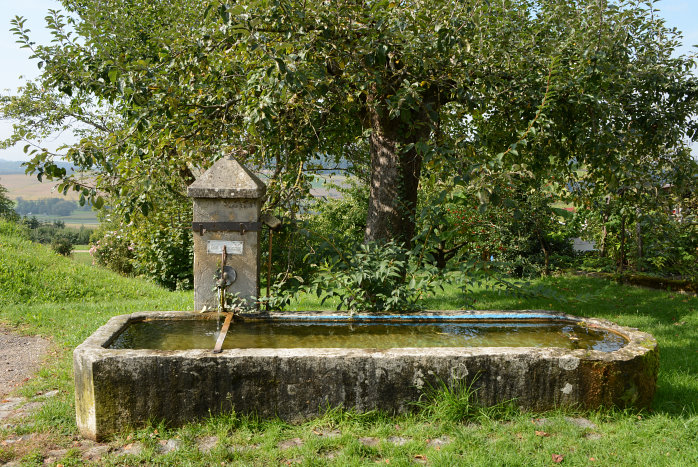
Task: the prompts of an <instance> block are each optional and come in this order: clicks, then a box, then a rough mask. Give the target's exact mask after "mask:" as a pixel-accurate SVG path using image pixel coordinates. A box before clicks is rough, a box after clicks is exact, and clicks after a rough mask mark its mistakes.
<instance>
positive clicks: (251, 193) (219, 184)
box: [187, 156, 267, 198]
mask: <svg viewBox="0 0 698 467" xmlns="http://www.w3.org/2000/svg"><path fill="white" fill-rule="evenodd" d="M266 192H267V186H266V185H265V184H264V182H262V181H261V180H260V179H259V178H257V176H256V175H255V174H253V173H252V172H250V171H249V169H247V167H245V166H244V165H242V164H241V163H239V162H238V161H237V160H236V159H235V158H234V157H233V156H225V157H223V158H221V159H218V160H217V161H216V162H215V163H214V164H213V165H212V166H211V168H210V169H208V170H207V171H206V172H204V173H203V175H201V176H200V177H199V178H197V179H196V181H195V182H194V183H192V184H191V185H189V188H187V195H188V196H189V197H190V198H261V197H263V196H264V195H265V194H266Z"/></svg>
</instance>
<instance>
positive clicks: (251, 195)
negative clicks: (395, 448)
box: [74, 157, 659, 440]
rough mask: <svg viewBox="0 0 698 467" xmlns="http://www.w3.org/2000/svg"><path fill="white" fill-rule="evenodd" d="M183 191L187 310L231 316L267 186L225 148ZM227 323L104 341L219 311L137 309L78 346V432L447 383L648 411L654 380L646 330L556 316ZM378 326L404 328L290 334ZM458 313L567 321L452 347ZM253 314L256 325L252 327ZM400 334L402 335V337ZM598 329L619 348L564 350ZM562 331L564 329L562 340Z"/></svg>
mask: <svg viewBox="0 0 698 467" xmlns="http://www.w3.org/2000/svg"><path fill="white" fill-rule="evenodd" d="M188 193H189V195H190V196H191V197H192V198H193V200H194V201H193V202H194V209H193V213H194V215H193V222H192V230H193V235H194V309H195V310H197V311H204V310H215V309H216V307H217V306H220V308H221V309H223V311H225V294H236V295H237V296H238V297H239V298H240V299H242V300H244V301H246V302H247V303H248V305H250V306H255V303H256V299H255V297H259V296H260V294H259V292H260V290H259V273H260V259H259V258H260V256H259V244H260V242H259V239H260V237H259V235H260V232H261V230H262V228H266V227H265V225H266V226H268V227H270V228H274V226H275V225H278V219H276V220H274V219H271V220H269V215H268V214H266V215H265V216H266V217H265V216H262V215H261V214H260V209H261V207H262V205H263V202H264V196H265V193H266V186H265V185H264V183H263V182H262V181H261V180H260V179H259V178H258V177H257V176H255V175H254V174H253V173H252V172H250V171H249V170H248V169H247V168H246V167H244V166H242V165H241V164H240V163H239V162H238V161H237V160H236V159H234V158H232V157H223V158H221V159H219V160H218V161H216V163H215V164H213V166H212V167H211V168H210V169H209V170H208V171H206V173H204V174H203V175H202V176H201V177H200V178H199V179H197V181H196V182H194V184H192V185H191V186H190V187H189V190H188ZM272 217H273V216H272ZM265 219H267V220H265ZM271 236H272V235H271V233H270V235H269V237H270V238H271ZM269 243H270V244H271V241H270V242H269ZM270 256H271V255H270ZM216 289H217V291H218V293H216ZM219 298H220V299H219ZM220 302H223V303H220ZM232 318H233V316H232V313H226V320H225V324H223V326H222V327H221V328H220V331H219V332H217V337H216V345H215V347H214V346H213V343H212V342H209V343H208V344H207V345H208V348H206V347H205V346H204V347H201V346H198V345H194V346H191V347H189V348H188V349H186V348H185V349H184V350H176V349H175V350H162V349H158V348H156V347H149V346H148V345H145V346H133V347H131V348H127V347H126V348H114V347H112V343H114V342H116V341H117V340H119V339H121V337H120V336H122V335H126V334H127V333H128V332H129V331H128V329H129V327H130V326H134V329H135V328H138V327H139V326H140V325H139V324H138V323H141V322H149V321H155V320H171V321H173V320H194V322H191V323H190V324H191V330H190V328H189V327H186V326H185V328H184V332H185V334H188V335H189V336H192V335H193V334H196V333H197V332H196V331H194V329H195V328H197V326H198V325H199V324H202V323H201V320H209V321H210V320H215V319H217V314H216V313H195V312H151V313H135V314H132V315H123V316H117V317H114V318H112V319H111V320H109V322H107V323H106V324H105V325H104V326H102V327H101V328H99V329H98V330H97V331H96V332H95V333H94V334H93V335H92V336H90V337H89V338H88V339H87V340H86V341H85V342H84V343H83V344H81V345H80V346H79V347H77V349H75V352H74V369H75V400H76V411H77V423H78V427H79V429H80V432H81V433H82V435H83V436H85V437H87V438H92V439H97V440H99V439H103V438H105V437H108V436H109V435H111V434H113V433H116V432H118V431H120V430H124V429H127V428H130V427H137V426H140V425H143V424H145V423H147V422H148V421H165V422H167V423H169V424H172V425H178V424H183V423H186V422H188V421H191V420H195V419H198V418H201V417H205V416H208V415H210V414H216V413H223V412H229V411H235V412H236V413H254V414H257V415H259V416H261V417H274V416H278V417H281V418H282V419H285V420H289V421H296V420H302V419H305V418H308V417H312V416H315V415H317V414H318V413H319V411H322V410H323V409H324V408H327V407H340V406H341V407H344V408H346V409H355V410H357V411H360V412H364V411H368V410H374V409H380V410H385V411H388V412H405V411H408V410H411V409H413V408H414V402H416V401H418V400H419V398H420V396H422V394H423V393H424V390H425V388H426V389H428V388H429V387H436V386H439V385H441V384H446V385H458V384H465V385H472V386H471V387H472V389H475V390H476V391H477V397H478V401H479V402H480V403H481V404H485V405H491V404H496V403H499V402H503V401H512V400H513V401H514V402H515V403H516V404H518V405H519V406H521V407H524V408H527V409H534V410H546V409H552V408H555V407H560V406H579V407H588V408H594V407H599V406H619V407H628V406H637V407H646V406H648V405H649V404H650V402H651V400H652V397H653V395H654V390H655V385H656V380H657V371H658V358H659V357H658V351H657V343H656V341H655V340H654V338H653V337H652V336H650V335H649V334H646V333H643V332H640V331H637V330H635V329H629V328H624V327H620V326H617V325H615V324H613V323H610V322H606V321H601V320H596V319H580V318H576V317H573V316H569V315H563V314H556V313H546V312H540V311H525V312H463V311H457V312H456V311H454V312H438V313H421V314H419V315H414V314H413V315H409V314H408V315H395V316H386V315H385V314H383V315H358V316H357V315H354V316H349V315H348V314H346V313H344V314H339V313H337V314H328V313H318V312H305V313H295V314H292V315H289V314H280V313H276V314H275V313H271V314H266V315H265V314H252V315H245V317H243V318H238V319H236V320H234V321H233V320H232ZM381 321H382V322H385V323H386V324H385V325H386V326H387V327H391V326H399V327H400V329H399V330H398V334H399V333H402V334H403V336H402V338H403V340H402V341H398V342H399V343H398V344H390V345H388V344H386V342H387V338H385V339H384V337H383V334H381V333H380V332H378V333H376V334H375V335H373V337H371V340H368V341H365V342H366V343H367V345H363V346H362V347H357V345H356V343H357V342H358V341H357V340H356V339H355V337H356V335H355V334H349V337H348V338H347V339H346V342H345V344H342V345H338V344H336V342H335V341H333V340H331V339H330V340H326V341H323V343H322V344H320V345H310V342H311V341H315V338H314V335H313V334H303V335H302V336H301V338H300V340H299V339H298V337H299V336H298V334H297V333H296V334H295V335H294V332H295V331H298V329H299V327H300V325H301V324H302V323H304V322H305V323H307V322H313V323H320V322H323V323H325V324H324V325H323V326H324V327H320V328H316V329H320V330H321V331H322V332H325V333H328V332H329V334H330V335H336V334H341V333H344V334H345V335H347V333H348V331H351V332H354V331H353V329H354V328H360V327H361V326H362V323H363V324H366V323H373V322H381ZM466 321H469V322H474V323H484V324H483V326H482V327H487V326H488V324H487V323H490V322H493V321H494V322H499V323H500V324H501V323H502V322H503V323H504V324H505V326H504V327H506V326H512V323H514V322H515V323H518V324H516V325H515V326H513V327H512V333H513V334H517V333H518V334H524V331H523V329H527V328H528V329H530V328H531V326H533V324H532V323H540V322H547V321H556V322H558V324H559V323H563V330H562V331H560V332H558V331H554V332H553V333H552V340H545V341H544V342H543V343H542V344H541V343H536V342H534V343H533V344H530V345H529V344H525V346H521V343H518V344H517V345H518V346H512V345H509V344H505V345H504V346H502V344H501V343H497V345H490V344H484V345H483V344H482V343H480V344H474V345H473V344H467V345H466V344H463V343H459V342H460V341H457V342H456V343H455V345H454V344H453V337H454V334H453V333H451V331H453V329H456V328H457V329H456V331H455V334H459V333H460V334H459V335H458V336H456V337H457V338H461V337H463V336H465V337H468V336H467V334H468V332H471V331H466V330H463V328H462V326H461V325H458V324H457V323H462V322H466ZM231 322H232V324H231ZM245 322H248V323H250V326H251V329H253V332H252V333H251V334H249V335H248V337H247V338H248V340H249V341H256V340H259V339H257V338H258V337H259V336H258V334H255V333H259V334H260V335H261V334H265V333H266V335H267V337H266V339H267V340H266V341H263V342H262V343H261V344H259V343H257V344H254V345H243V343H242V340H241V338H240V337H239V335H238V337H235V335H236V334H235V333H236V332H238V331H241V330H243V329H245V326H244V325H245ZM255 323H257V324H260V323H261V324H263V325H262V326H261V327H254V326H255ZM264 323H266V324H264ZM278 323H287V324H284V326H287V327H288V323H290V324H291V327H293V326H296V324H297V325H298V326H299V327H297V328H293V329H294V330H295V331H294V332H288V333H287V336H286V337H289V336H290V337H291V340H293V339H296V341H295V344H294V345H290V344H289V345H287V344H284V343H282V342H281V341H278V340H276V338H277V337H278V335H277V334H274V332H276V331H274V329H277V328H274V326H277V325H278ZM293 323H296V324H293ZM423 323H431V324H430V326H431V327H432V330H434V329H435V331H434V332H432V334H431V337H430V339H432V340H431V342H430V343H429V345H430V346H428V347H427V346H424V347H423V346H421V344H419V340H420V339H422V338H423V336H424V335H425V334H426V327H422V328H419V329H417V328H416V327H415V326H422V325H423ZM565 323H566V324H565ZM170 324H171V323H166V326H169V325H170ZM203 324H211V323H203ZM213 324H214V327H213V329H214V331H216V327H215V323H213ZM573 324H574V325H578V327H576V328H574V329H577V331H573V332H568V331H566V330H565V329H567V328H572V327H573V326H572V325H573ZM335 325H337V326H339V327H337V326H335ZM229 326H230V327H229ZM332 326H335V327H332ZM341 326H344V329H340V328H341ZM459 326H461V327H459ZM517 326H518V327H517ZM265 327H266V328H267V329H266V330H265ZM367 327H368V326H364V329H366V328H367ZM228 329H230V332H229V331H228ZM270 329H271V331H273V332H269V331H270ZM305 329H306V331H307V329H308V328H307V326H306V328H305ZM372 329H377V328H376V327H374V328H372ZM381 329H382V328H381ZM391 329H394V328H391ZM405 330H408V331H409V332H408V333H407V339H406V340H404V337H405V336H404V335H405V332H404V331H405ZM599 330H600V331H603V332H605V333H606V334H605V335H606V336H610V337H609V339H610V340H613V339H615V341H616V343H617V344H619V345H617V346H616V347H614V348H611V349H608V348H606V349H605V351H602V350H599V349H598V348H596V347H594V346H591V347H586V348H575V345H578V343H577V342H573V343H574V345H572V347H568V348H562V347H561V345H562V344H564V345H567V344H570V341H576V340H577V339H578V337H577V334H579V335H582V336H588V335H591V334H598V332H600V331H599ZM441 331H444V332H441ZM304 332H305V331H304ZM478 332H480V330H477V329H476V330H475V331H472V333H473V334H477V333H478ZM226 333H227V334H226ZM231 333H232V334H233V336H231ZM199 334H201V333H199ZM210 334H212V335H213V333H210ZM504 334H507V332H505V333H504ZM560 334H564V335H565V336H567V337H564V338H562V341H561V340H560V339H561V335H560ZM204 335H205V333H204ZM226 336H227V337H226ZM568 338H569V339H568ZM177 339H179V338H175V340H177ZM182 339H184V337H182ZM236 339H238V340H236ZM565 339H568V340H565ZM449 341H450V343H449ZM260 342H261V341H260ZM284 342H286V341H284ZM219 343H220V345H219ZM226 343H227V344H226ZM316 343H317V342H316ZM224 344H226V345H227V346H228V348H226V347H225V345H224ZM221 346H223V350H222V351H221ZM214 351H215V352H219V351H220V353H214Z"/></svg>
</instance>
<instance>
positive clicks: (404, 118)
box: [0, 0, 698, 244]
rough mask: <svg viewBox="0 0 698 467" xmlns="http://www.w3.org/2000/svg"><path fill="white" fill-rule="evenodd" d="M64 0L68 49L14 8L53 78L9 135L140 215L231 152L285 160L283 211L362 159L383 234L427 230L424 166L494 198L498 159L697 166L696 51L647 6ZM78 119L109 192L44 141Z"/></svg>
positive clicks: (179, 193) (601, 181)
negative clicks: (327, 174) (693, 147)
mask: <svg viewBox="0 0 698 467" xmlns="http://www.w3.org/2000/svg"><path fill="white" fill-rule="evenodd" d="M62 3H63V5H64V7H65V12H63V13H61V12H58V11H51V12H49V15H48V16H47V27H48V28H49V30H50V31H51V33H52V34H53V36H54V40H53V42H52V43H51V44H48V45H37V44H34V43H33V42H32V41H31V33H30V31H29V30H28V28H27V25H26V22H25V20H24V19H22V18H16V19H15V20H14V21H13V25H14V27H13V31H14V32H15V34H16V35H17V37H18V40H19V42H20V43H21V44H22V46H24V47H29V48H31V49H32V51H33V52H34V54H33V57H34V58H35V59H36V60H37V64H38V66H39V67H40V68H41V69H42V74H41V77H40V78H39V79H38V80H37V81H36V82H33V83H27V85H26V86H25V87H23V88H22V89H21V90H20V93H19V94H18V95H16V96H11V97H3V98H2V101H0V109H1V110H2V113H3V115H4V116H5V117H9V118H14V119H17V122H18V123H17V124H16V126H15V130H16V131H15V134H14V135H13V137H11V138H10V139H9V140H8V141H6V142H5V143H4V144H6V145H9V144H13V143H16V142H18V141H22V140H24V141H27V143H28V147H27V151H28V152H31V153H32V154H33V159H32V161H31V163H30V164H29V168H30V170H32V171H34V172H36V173H37V174H38V176H39V177H48V178H52V179H59V180H62V182H63V184H62V188H63V189H65V190H68V189H71V188H74V189H77V190H80V191H81V192H82V193H83V195H84V196H85V197H86V198H89V199H90V200H91V201H92V202H94V203H95V204H96V205H98V206H99V205H101V203H102V198H101V196H102V195H106V196H108V197H109V200H110V204H111V205H112V206H113V207H115V209H116V210H117V211H118V212H120V213H122V214H123V215H124V216H125V217H126V219H130V218H131V217H132V216H133V215H134V213H137V212H140V213H141V214H139V215H147V214H148V213H149V212H151V211H153V210H158V209H161V208H163V206H164V205H168V203H170V204H172V203H174V204H177V203H183V202H185V201H184V199H183V197H184V191H185V190H184V188H185V187H186V185H187V184H189V183H191V182H192V181H193V179H194V175H195V174H196V173H197V171H198V170H200V169H203V168H207V167H208V166H210V164H211V163H212V162H213V160H215V159H216V158H217V157H219V156H220V155H221V154H222V153H233V154H235V155H236V156H237V157H238V158H239V159H240V160H241V161H242V162H244V163H247V164H251V165H253V166H255V167H259V168H264V169H268V170H269V172H270V174H271V175H270V177H271V180H270V196H269V200H268V206H270V207H273V206H283V205H284V204H286V203H288V202H289V200H290V199H297V198H298V197H299V196H302V194H303V192H304V188H305V190H306V191H307V183H306V182H305V179H304V175H305V174H307V173H312V172H313V171H317V170H321V169H323V168H327V165H328V164H332V163H335V162H337V161H339V160H346V161H349V162H350V167H351V170H352V171H353V172H355V173H357V174H359V175H360V176H363V177H364V178H365V179H366V181H367V182H368V183H369V184H370V185H369V186H370V196H369V203H368V204H369V205H368V210H367V222H366V226H367V227H366V233H365V238H366V240H393V239H394V240H398V241H402V242H405V243H407V244H409V243H410V241H411V239H412V236H413V234H414V225H415V215H416V206H417V202H418V200H417V192H418V187H419V183H420V178H421V177H422V176H423V175H424V173H425V171H426V173H428V174H429V175H430V176H432V177H435V178H436V179H439V180H450V181H451V182H454V183H472V182H473V181H474V180H480V183H481V186H480V188H479V193H480V198H481V200H482V201H483V202H487V201H488V200H490V199H491V198H492V197H495V196H496V192H495V191H494V190H493V188H492V187H490V186H488V185H487V183H486V181H487V176H488V175H489V174H493V173H509V174H516V176H519V177H523V178H528V179H536V178H539V179H545V180H546V181H550V183H553V184H557V186H559V187H569V186H583V187H584V188H585V190H584V193H585V194H584V196H591V193H594V194H598V193H599V192H601V191H608V190H614V189H616V188H617V187H619V186H621V185H623V184H624V180H626V181H627V180H628V179H635V178H636V174H637V173H638V172H641V173H643V174H655V175H656V174H665V176H668V175H667V174H669V171H668V168H669V167H672V166H688V165H690V164H691V158H690V152H689V151H688V149H687V147H686V142H687V140H689V139H696V138H697V137H698V135H697V129H698V124H697V123H696V102H697V99H696V97H697V91H698V81H697V80H696V78H695V76H694V75H692V74H691V73H692V70H693V68H694V66H695V60H694V57H693V56H681V57H676V56H674V55H673V51H674V49H675V47H676V46H677V45H678V43H679V42H678V41H679V40H680V34H679V32H678V31H676V30H674V29H672V28H669V27H667V26H666V25H665V24H664V21H663V20H662V19H661V18H660V17H659V16H658V15H657V14H656V11H655V10H654V7H653V5H652V3H648V2H641V1H637V0H629V1H623V2H614V1H607V0H577V1H569V0H564V1H561V0H497V1H485V0H464V1H455V2H454V1H444V0H419V1H414V2H400V1H388V0H380V1H379V0H335V1H321V2H307V1H305V0H242V1H238V2H235V3H229V4H228V3H225V2H222V1H216V0H212V1H209V2H205V3H203V5H202V2H200V1H194V0H175V1H167V2H165V1H153V2H140V1H135V0H107V1H105V0H99V1H98V0H63V2H62ZM76 122H77V123H78V127H77V128H78V130H77V131H78V133H79V135H80V137H81V139H80V141H79V142H78V143H76V144H75V145H73V146H71V147H68V148H64V152H63V153H62V154H61V155H62V156H63V157H65V158H66V159H68V160H69V161H71V162H72V163H73V164H76V165H77V166H79V167H82V168H85V169H96V170H98V171H99V175H98V177H97V182H96V186H87V185H85V184H84V182H83V181H80V180H78V179H73V178H72V175H70V174H67V173H66V172H65V170H64V169H61V168H59V167H58V166H56V165H55V164H54V163H53V160H54V158H55V157H56V156H57V155H56V154H52V153H50V152H49V151H46V150H44V149H41V146H40V145H38V144H37V140H39V139H41V137H43V136H45V135H47V134H48V133H50V132H53V131H56V130H60V129H62V128H63V127H65V126H66V125H72V126H74V125H75V123H76ZM32 145H35V146H32ZM694 170H695V169H694V168H693V169H689V170H688V172H689V177H688V178H691V177H692V176H694V174H695V172H693V174H691V171H694ZM553 178H554V179H553ZM299 193H300V194H299ZM580 196H581V195H580Z"/></svg>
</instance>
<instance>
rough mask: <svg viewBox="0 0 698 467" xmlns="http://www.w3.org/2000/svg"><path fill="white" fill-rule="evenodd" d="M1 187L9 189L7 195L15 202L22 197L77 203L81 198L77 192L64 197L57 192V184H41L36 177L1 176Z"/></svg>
mask: <svg viewBox="0 0 698 467" xmlns="http://www.w3.org/2000/svg"><path fill="white" fill-rule="evenodd" d="M0 185H2V186H4V187H5V188H7V192H8V193H7V194H8V196H9V198H10V199H13V200H14V199H17V198H18V197H22V198H24V199H42V198H62V199H67V200H70V201H77V200H78V199H79V198H80V196H79V195H78V194H77V193H76V192H75V191H69V192H68V194H67V195H65V196H63V194H61V193H59V192H58V191H56V190H55V187H56V186H58V183H57V182H55V181H53V182H40V181H38V180H37V179H36V176H34V175H21V174H12V175H0Z"/></svg>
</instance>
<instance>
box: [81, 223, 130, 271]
mask: <svg viewBox="0 0 698 467" xmlns="http://www.w3.org/2000/svg"><path fill="white" fill-rule="evenodd" d="M92 242H93V243H92V246H91V247H90V254H91V255H92V258H93V259H94V261H95V262H96V263H97V264H99V265H101V266H105V267H107V268H109V269H111V270H113V271H116V272H118V273H120V274H124V275H132V274H133V257H134V254H133V249H134V247H133V244H131V241H130V240H129V239H128V238H127V236H126V234H125V233H124V232H123V231H122V230H121V229H113V230H101V229H100V230H99V231H97V232H95V233H94V234H93V236H92Z"/></svg>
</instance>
